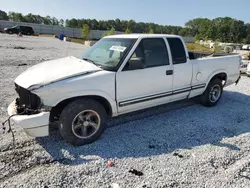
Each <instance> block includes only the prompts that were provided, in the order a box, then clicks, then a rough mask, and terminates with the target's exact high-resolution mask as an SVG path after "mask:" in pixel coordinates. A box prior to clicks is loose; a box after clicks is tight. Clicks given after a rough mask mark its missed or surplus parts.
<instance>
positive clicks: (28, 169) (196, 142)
mask: <svg viewBox="0 0 250 188" xmlns="http://www.w3.org/2000/svg"><path fill="white" fill-rule="evenodd" d="M16 48H18V49H16ZM23 48H24V49H23ZM85 48H86V47H85V46H83V45H79V44H73V43H68V42H60V41H59V40H57V39H53V38H45V37H40V38H39V37H26V36H24V37H22V38H19V37H17V36H15V35H13V36H8V35H0V56H1V59H0V71H1V74H0V78H1V80H0V84H1V90H0V95H1V99H0V112H1V113H0V121H1V122H2V121H4V120H5V119H6V118H7V117H8V116H7V113H6V108H7V105H8V104H9V103H10V102H11V101H12V100H13V99H14V98H15V97H16V94H15V91H14V87H13V80H14V78H15V77H16V76H17V75H18V74H20V73H21V72H22V71H24V70H25V69H27V68H28V67H29V66H32V65H34V64H36V63H39V62H42V61H44V60H48V59H54V58H59V57H63V56H66V55H74V56H79V55H81V53H82V52H83V51H84V49H85ZM20 64H27V65H26V66H18V65H20ZM249 85H250V79H248V78H247V77H243V78H242V79H241V81H240V83H239V84H238V85H237V86H235V85H232V86H230V87H227V88H226V89H225V91H224V93H223V97H222V99H221V101H220V103H219V104H218V105H217V106H216V107H214V108H205V107H202V106H200V105H199V104H195V103H194V102H193V101H183V102H181V103H175V104H171V105H164V106H161V107H157V108H152V109H149V110H145V111H142V112H140V113H133V114H131V115H127V116H122V117H120V118H115V119H114V121H112V122H111V123H109V128H108V129H107V130H106V132H105V133H104V135H103V136H102V137H101V138H100V139H99V140H98V141H97V142H95V143H93V144H90V145H86V146H81V147H73V146H70V145H68V144H66V143H65V142H64V141H63V140H62V139H61V137H60V136H59V135H58V133H57V132H53V134H52V135H51V136H50V137H44V138H37V139H34V138H31V137H28V136H27V135H26V134H25V133H24V132H23V131H22V130H21V129H20V127H18V126H15V127H14V131H15V135H16V150H13V147H12V137H11V134H10V133H7V134H1V135H0V187H117V185H119V186H120V187H138V188H143V187H144V188H146V187H162V188H163V187H192V188H193V187H197V188H198V187H199V188H200V187H206V188H210V187H211V188H215V187H219V188H222V187H226V188H231V187H232V188H235V187H250V139H249V137H250V134H249V131H250V126H249V121H250V108H249V105H250V97H249V95H250V87H249ZM109 160H110V161H112V162H113V163H114V166H113V167H108V166H107V161H109ZM131 168H133V169H135V170H137V171H140V172H142V174H137V175H136V174H133V173H131V172H129V170H130V169H131Z"/></svg>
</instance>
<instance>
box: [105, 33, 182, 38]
mask: <svg viewBox="0 0 250 188" xmlns="http://www.w3.org/2000/svg"><path fill="white" fill-rule="evenodd" d="M140 37H178V38H180V36H178V35H168V34H141V33H139V34H117V35H110V36H106V37H104V38H131V39H137V38H140Z"/></svg>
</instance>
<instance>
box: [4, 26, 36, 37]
mask: <svg viewBox="0 0 250 188" xmlns="http://www.w3.org/2000/svg"><path fill="white" fill-rule="evenodd" d="M4 32H5V33H8V34H19V33H22V34H23V35H33V34H34V33H35V32H34V30H33V28H32V27H30V26H19V25H16V26H14V27H10V28H4Z"/></svg>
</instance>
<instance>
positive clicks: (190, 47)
mask: <svg viewBox="0 0 250 188" xmlns="http://www.w3.org/2000/svg"><path fill="white" fill-rule="evenodd" d="M186 46H187V49H188V50H190V51H200V52H213V51H214V50H213V49H211V48H208V47H206V46H202V45H200V44H197V43H186Z"/></svg>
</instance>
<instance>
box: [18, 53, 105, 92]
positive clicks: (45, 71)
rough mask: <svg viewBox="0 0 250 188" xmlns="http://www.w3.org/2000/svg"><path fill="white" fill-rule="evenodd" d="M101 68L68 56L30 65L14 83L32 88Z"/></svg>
mask: <svg viewBox="0 0 250 188" xmlns="http://www.w3.org/2000/svg"><path fill="white" fill-rule="evenodd" d="M101 70H102V69H101V68H99V67H97V66H95V65H94V64H92V63H89V62H87V61H84V60H81V59H78V58H76V57H73V56H70V57H65V58H60V59H55V60H50V61H45V62H43V63H39V64H37V65H35V66H32V67H30V68H29V69H27V70H26V71H24V72H23V73H22V74H20V75H19V76H18V77H17V78H16V79H15V83H16V84H18V85H19V86H21V87H23V88H26V89H30V90H32V89H36V88H39V87H41V86H44V85H47V84H50V83H53V82H57V81H60V80H63V79H66V78H70V77H73V76H78V75H83V74H88V73H92V72H97V71H101Z"/></svg>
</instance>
